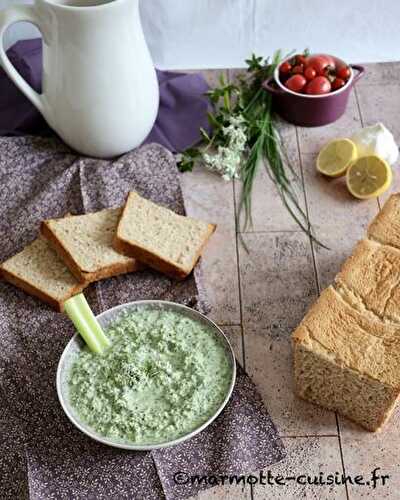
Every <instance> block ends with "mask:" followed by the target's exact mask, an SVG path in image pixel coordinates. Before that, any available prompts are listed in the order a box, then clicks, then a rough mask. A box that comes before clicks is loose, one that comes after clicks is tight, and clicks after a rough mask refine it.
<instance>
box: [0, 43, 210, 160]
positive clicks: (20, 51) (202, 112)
mask: <svg viewBox="0 0 400 500" xmlns="http://www.w3.org/2000/svg"><path fill="white" fill-rule="evenodd" d="M7 54H8V57H9V58H10V61H11V62H12V64H13V65H14V66H15V68H16V69H17V71H18V72H19V73H20V74H21V76H22V77H23V78H24V79H25V80H26V81H27V82H28V83H29V84H30V85H31V86H32V87H33V88H34V89H35V90H36V91H37V92H40V91H41V86H42V41H41V39H40V38H35V39H32V40H22V41H19V42H17V43H16V44H15V45H13V46H12V47H11V48H10V49H9V50H8V52H7ZM157 77H158V83H159V86H160V109H159V111H158V116H157V120H156V123H155V125H154V127H153V129H152V131H151V132H150V134H149V136H148V137H147V139H146V140H145V141H144V144H146V143H151V142H156V143H158V144H162V145H163V146H165V147H166V148H167V149H169V151H172V152H179V151H182V150H184V149H185V148H187V147H189V146H191V145H192V144H194V143H196V142H197V141H198V140H199V139H200V135H199V128H200V127H203V128H205V129H206V130H207V129H208V128H209V125H208V121H207V110H208V102H207V98H206V97H205V96H204V93H205V92H206V91H207V90H208V88H209V87H208V85H207V83H206V82H205V80H204V78H203V77H202V76H201V75H199V74H184V73H173V72H170V71H157ZM50 133H51V129H50V128H49V126H48V125H47V123H46V121H45V120H44V118H43V117H42V115H41V114H40V113H39V111H37V109H36V108H35V107H34V106H33V104H31V102H30V101H29V100H28V99H27V98H26V97H25V96H24V95H23V94H22V92H20V90H19V89H18V88H17V87H16V86H15V85H14V83H13V82H12V81H11V80H10V79H9V78H8V76H7V75H6V74H5V72H4V71H3V70H2V69H0V135H26V134H29V135H48V134H50Z"/></svg>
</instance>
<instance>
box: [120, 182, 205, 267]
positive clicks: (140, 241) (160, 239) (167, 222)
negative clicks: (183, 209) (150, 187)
mask: <svg viewBox="0 0 400 500" xmlns="http://www.w3.org/2000/svg"><path fill="white" fill-rule="evenodd" d="M214 230H215V226H214V225H213V224H208V223H206V222H203V221H200V220H196V219H192V218H191V217H185V216H182V215H178V214H176V213H175V212H173V211H171V210H169V209H167V208H164V207H162V206H159V205H156V204H155V203H153V202H151V201H149V200H146V199H144V198H142V197H140V196H139V195H138V194H137V193H134V192H132V193H130V194H129V196H128V199H127V202H126V206H125V209H124V212H123V215H122V217H121V220H120V222H119V226H118V231H117V242H116V244H117V245H118V240H120V241H122V242H123V243H125V244H126V245H127V246H128V249H129V252H130V255H133V256H134V257H137V258H139V259H141V260H144V262H146V263H147V264H148V265H149V266H151V267H154V268H156V269H158V270H160V271H161V272H163V271H164V272H166V274H168V273H169V274H171V273H172V274H178V275H181V276H185V275H187V274H189V273H190V272H191V270H192V269H193V267H194V266H195V264H196V261H197V260H198V258H199V256H200V254H201V251H202V248H203V246H204V245H205V243H206V242H207V240H208V238H209V237H210V236H211V234H212V233H213V232H214ZM167 268H168V269H167Z"/></svg>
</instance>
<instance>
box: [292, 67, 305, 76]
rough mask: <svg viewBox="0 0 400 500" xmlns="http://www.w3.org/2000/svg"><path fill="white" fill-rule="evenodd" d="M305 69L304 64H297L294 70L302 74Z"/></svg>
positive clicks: (295, 72)
mask: <svg viewBox="0 0 400 500" xmlns="http://www.w3.org/2000/svg"><path fill="white" fill-rule="evenodd" d="M303 71H304V66H303V65H302V64H296V66H295V67H294V68H293V70H292V72H293V73H294V74H295V75H296V74H299V75H302V74H303Z"/></svg>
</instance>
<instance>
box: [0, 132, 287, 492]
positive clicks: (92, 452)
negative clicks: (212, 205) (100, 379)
mask: <svg viewBox="0 0 400 500" xmlns="http://www.w3.org/2000/svg"><path fill="white" fill-rule="evenodd" d="M0 186H1V189H0V235H1V236H2V244H1V245H0V262H3V261H4V260H6V259H7V258H9V257H10V256H11V255H14V254H15V253H16V252H18V251H19V250H21V249H22V248H23V247H24V246H25V245H26V244H27V243H29V242H30V241H32V240H33V239H34V238H36V236H37V233H38V227H39V224H40V221H41V220H43V219H46V218H51V217H58V216H61V215H63V214H65V213H67V212H71V213H84V212H91V211H96V210H99V209H101V208H104V207H112V206H120V205H121V204H122V203H123V202H124V200H125V198H126V194H127V192H128V191H130V190H132V189H135V190H137V191H138V192H139V193H140V194H141V195H142V196H145V197H147V198H149V199H151V200H152V201H154V202H156V203H160V204H162V205H164V206H167V207H169V208H170V209H172V210H174V211H175V212H177V213H180V214H183V213H184V203H183V197H182V193H181V189H180V184H179V176H178V172H177V169H176V165H175V160H174V157H173V155H172V154H171V153H170V152H168V151H166V150H165V148H163V147H161V146H159V145H147V146H145V147H143V148H138V149H136V150H135V151H131V152H129V153H127V154H126V155H123V156H121V157H120V158H118V159H117V160H115V161H106V160H96V159H92V158H85V157H79V156H77V155H76V154H74V153H73V152H72V151H71V150H70V149H69V148H68V147H67V146H66V145H64V144H62V143H61V142H60V141H59V140H58V139H56V138H53V137H50V138H42V137H2V138H0ZM200 278H201V276H200V274H199V267H197V268H196V270H195V274H194V275H193V274H192V275H191V276H189V277H188V278H187V279H185V280H183V281H180V282H176V281H173V280H170V279H169V278H167V277H165V276H163V275H161V274H159V273H156V272H153V271H151V270H143V271H140V272H136V273H130V274H126V275H123V276H117V277H114V278H110V279H107V280H103V281H99V282H97V283H94V284H93V285H91V286H90V287H89V288H87V289H86V290H85V295H86V296H87V298H88V300H89V302H90V304H91V306H92V308H93V309H94V311H95V312H96V313H98V312H101V311H103V310H105V309H108V308H110V307H113V306H115V305H117V304H121V303H124V302H129V301H133V300H138V299H150V298H153V299H163V300H170V301H174V302H180V303H184V304H187V305H191V306H193V307H197V308H198V309H200V310H202V311H203V312H204V309H205V307H206V301H205V300H204V296H203V293H202V287H201V286H199V285H201V279H200ZM73 333H74V328H73V326H72V324H71V322H70V321H68V319H67V318H66V316H65V315H63V314H59V313H56V312H54V311H52V310H51V309H50V308H49V307H48V306H47V305H45V304H43V303H41V302H40V301H39V300H37V299H35V298H33V297H30V296H29V295H27V294H26V293H24V292H22V291H21V290H19V289H18V288H16V287H14V286H12V285H10V284H8V283H6V282H4V281H1V280H0V499H1V500H8V499H10V500H16V499H18V500H20V499H21V500H23V499H26V498H31V499H34V500H54V499H57V500H58V499H61V500H64V499H65V500H71V499H74V500H81V499H82V500H102V499H104V500H114V499H115V500H119V499H121V500H122V499H129V500H163V499H166V500H178V499H182V498H186V497H188V496H190V495H194V494H196V493H197V492H198V491H199V490H201V489H204V488H206V487H207V484H206V483H204V482H201V483H198V482H194V483H193V484H192V483H191V481H190V480H189V479H188V481H187V482H184V483H185V484H177V482H176V480H174V477H176V476H175V475H176V474H177V473H187V474H198V475H200V476H203V475H215V474H222V475H226V474H244V473H251V472H254V471H257V470H259V469H261V468H263V467H266V466H268V465H271V464H273V463H275V462H277V461H278V460H281V459H282V458H283V457H284V449H283V446H282V442H281V440H280V439H279V436H278V434H277V430H276V428H275V426H274V424H273V422H272V420H271V418H270V416H269V415H268V412H267V410H266V408H265V407H264V405H263V403H262V400H261V397H260V395H259V394H258V392H257V390H256V388H255V386H254V384H253V383H252V381H251V380H250V378H249V377H248V375H247V374H246V373H245V372H244V371H243V370H242V369H241V368H240V367H238V375H237V380H236V384H235V389H234V391H233V394H232V397H231V399H230V401H229V403H228V405H227V406H226V408H225V409H224V411H223V412H222V413H221V415H220V416H219V417H218V418H217V419H216V420H215V421H214V422H213V423H212V424H211V425H210V426H209V427H208V428H207V429H206V430H204V431H203V432H201V433H200V434H198V435H197V436H195V437H194V438H192V439H190V440H189V441H186V442H185V443H182V444H180V445H177V446H173V447H170V448H166V449H163V450H154V451H152V452H148V453H139V452H136V453H135V452H126V451H124V450H118V449H113V448H111V447H107V446H103V445H101V444H99V443H96V442H95V441H92V440H91V439H89V438H88V437H87V436H85V435H84V434H82V433H81V432H79V431H78V430H77V429H76V428H75V427H74V426H73V425H72V424H71V423H70V422H69V420H68V419H67V417H66V416H65V415H64V413H63V411H62V409H61V406H60V404H59V402H58V400H57V395H56V388H55V375H56V369H57V363H58V360H59V358H60V356H61V353H62V351H63V349H64V347H65V345H66V344H67V342H68V340H69V339H70V337H71V336H72V335H73ZM180 478H182V475H181V476H180ZM212 484H213V483H210V484H209V485H208V486H210V485H212ZM214 484H215V483H214ZM238 488H240V485H239V486H238ZM210 496H211V494H210V495H209V496H208V498H210Z"/></svg>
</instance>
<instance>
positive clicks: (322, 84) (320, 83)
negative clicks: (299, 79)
mask: <svg viewBox="0 0 400 500" xmlns="http://www.w3.org/2000/svg"><path fill="white" fill-rule="evenodd" d="M330 91H331V82H330V81H329V80H328V78H326V77H325V76H316V77H315V78H314V80H311V81H310V82H308V84H307V87H306V93H307V94H312V95H320V94H328V93H329V92H330Z"/></svg>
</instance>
